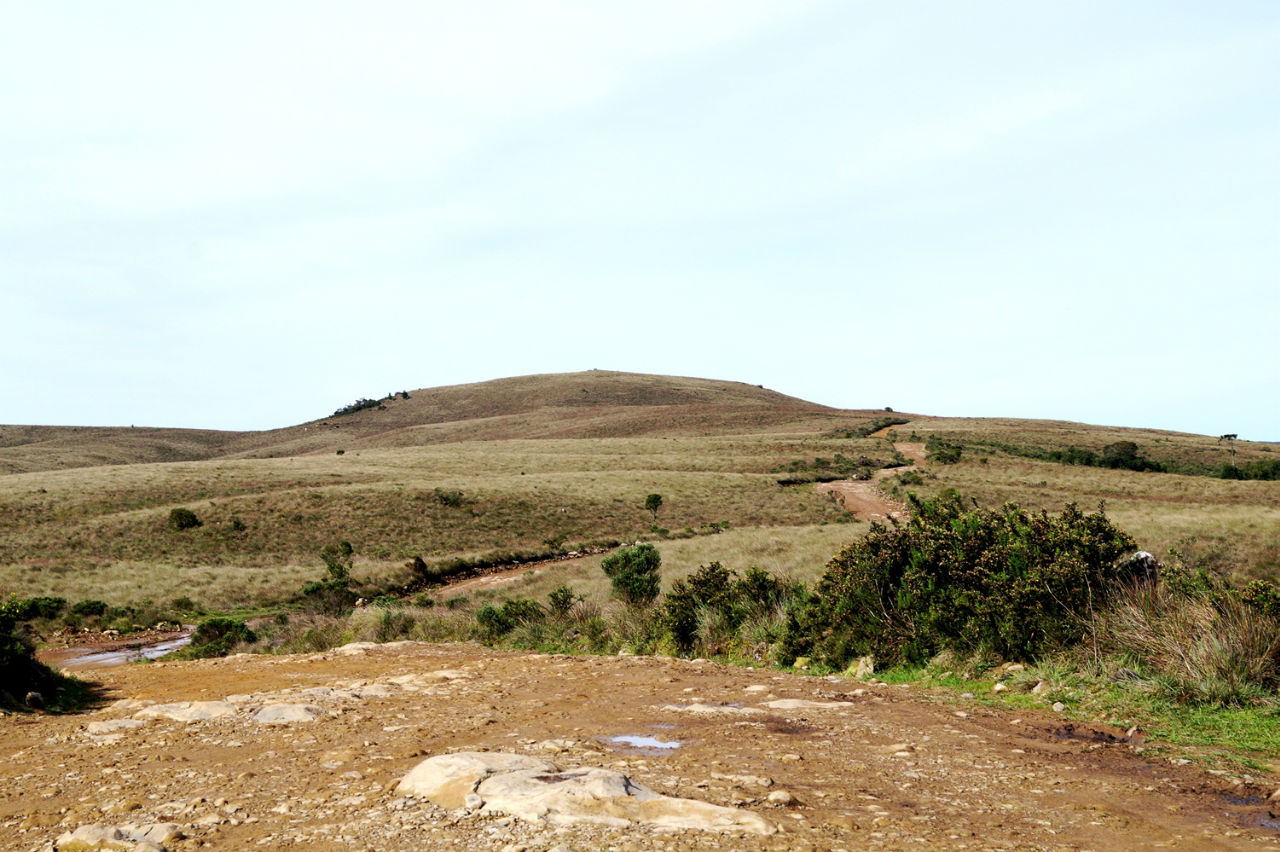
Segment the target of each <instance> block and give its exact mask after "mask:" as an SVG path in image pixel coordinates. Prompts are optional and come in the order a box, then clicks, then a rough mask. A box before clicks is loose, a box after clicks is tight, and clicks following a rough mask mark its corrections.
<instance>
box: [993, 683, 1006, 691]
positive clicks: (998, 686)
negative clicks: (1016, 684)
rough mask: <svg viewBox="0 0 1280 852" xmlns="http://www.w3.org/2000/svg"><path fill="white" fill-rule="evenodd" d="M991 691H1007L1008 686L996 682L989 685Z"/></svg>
mask: <svg viewBox="0 0 1280 852" xmlns="http://www.w3.org/2000/svg"><path fill="white" fill-rule="evenodd" d="M991 691H992V692H1008V691H1009V687H1007V686H1005V685H1004V684H1003V683H997V684H995V685H994V686H992V687H991Z"/></svg>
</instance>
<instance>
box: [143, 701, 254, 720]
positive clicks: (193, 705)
mask: <svg viewBox="0 0 1280 852" xmlns="http://www.w3.org/2000/svg"><path fill="white" fill-rule="evenodd" d="M235 712H236V708H235V706H234V705H232V704H229V703H228V702H226V701H179V702H178V703H176V704H154V705H152V706H151V707H146V708H144V709H142V710H139V711H138V712H137V713H134V714H133V718H135V719H172V720H173V721H175V722H207V721H209V720H210V719H221V718H222V717H224V716H231V715H233V714H234V713H235Z"/></svg>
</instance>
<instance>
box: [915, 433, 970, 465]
mask: <svg viewBox="0 0 1280 852" xmlns="http://www.w3.org/2000/svg"><path fill="white" fill-rule="evenodd" d="M924 449H925V452H926V453H928V455H929V459H930V461H936V462H937V463H938V464H955V463H956V462H958V461H960V456H961V455H962V454H963V453H964V446H963V445H962V444H959V443H956V442H954V441H948V440H947V439H946V438H943V437H941V436H940V435H930V436H929V439H928V440H927V441H925V443H924Z"/></svg>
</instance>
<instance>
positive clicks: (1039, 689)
mask: <svg viewBox="0 0 1280 852" xmlns="http://www.w3.org/2000/svg"><path fill="white" fill-rule="evenodd" d="M1048 691H1049V684H1047V683H1045V682H1044V681H1042V680H1038V681H1036V685H1035V686H1033V687H1031V694H1032V695H1044V694H1045V693H1046V692H1048Z"/></svg>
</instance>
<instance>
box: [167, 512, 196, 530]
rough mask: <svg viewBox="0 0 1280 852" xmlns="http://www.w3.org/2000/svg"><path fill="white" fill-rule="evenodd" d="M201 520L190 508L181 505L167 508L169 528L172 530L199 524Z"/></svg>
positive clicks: (187, 528)
mask: <svg viewBox="0 0 1280 852" xmlns="http://www.w3.org/2000/svg"><path fill="white" fill-rule="evenodd" d="M202 524H203V522H202V521H201V520H200V519H199V518H197V517H196V513H195V512H193V511H191V510H190V509H184V508H182V507H181V506H179V507H177V508H176V509H170V510H169V528H170V529H173V530H178V531H182V530H189V529H194V528H196V527H198V526H201V525H202Z"/></svg>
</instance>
